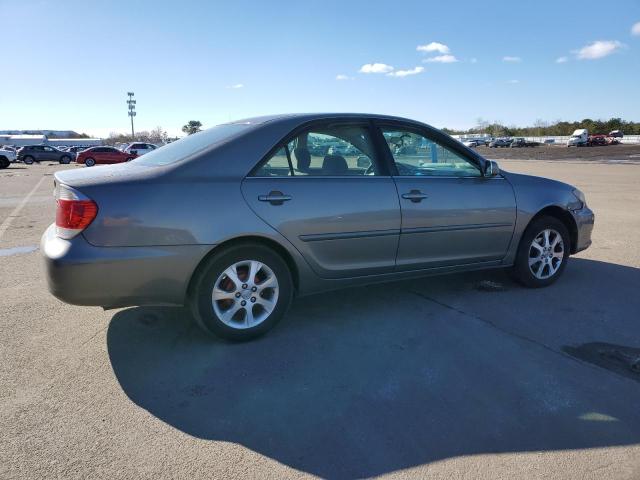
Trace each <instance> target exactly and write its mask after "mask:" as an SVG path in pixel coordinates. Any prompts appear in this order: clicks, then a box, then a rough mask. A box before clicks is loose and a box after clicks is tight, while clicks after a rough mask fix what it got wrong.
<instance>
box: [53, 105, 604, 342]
mask: <svg viewBox="0 0 640 480" xmlns="http://www.w3.org/2000/svg"><path fill="white" fill-rule="evenodd" d="M54 184H55V185H54V188H55V197H56V202H57V211H56V220H55V223H54V224H52V225H51V226H50V227H49V228H48V229H47V231H46V232H45V233H44V235H43V237H42V244H41V247H42V248H41V251H42V254H43V256H44V259H45V264H46V272H47V277H48V284H49V289H50V291H51V292H52V293H53V294H54V295H55V296H56V297H58V298H59V299H61V300H63V301H65V302H68V303H72V304H76V305H98V306H102V307H105V308H115V307H124V306H132V305H188V306H189V307H190V308H191V311H192V312H193V316H194V318H195V319H196V321H197V322H198V323H199V325H200V326H201V327H202V328H204V329H205V330H206V331H208V332H210V333H214V334H216V335H218V336H222V337H225V338H228V339H234V340H244V339H249V338H253V337H256V336H258V335H260V334H263V333H265V332H266V331H268V330H269V329H270V328H272V327H273V326H274V325H275V324H276V323H277V322H278V320H280V319H281V318H282V316H283V315H284V314H285V313H286V311H287V308H288V307H289V305H290V303H291V301H292V298H293V297H294V296H302V295H308V294H312V293H316V292H321V291H324V290H330V289H336V288H343V287H349V286H354V285H361V284H366V283H371V282H382V281H388V280H396V279H405V278H413V277H420V276H424V275H432V274H438V273H447V272H457V271H469V270H477V269H487V268H505V269H508V270H509V271H510V273H511V274H512V276H513V277H514V278H515V279H516V280H517V281H518V282H520V283H521V284H523V285H525V286H527V287H545V286H548V285H550V284H552V283H553V282H555V281H556V280H557V279H558V278H559V277H560V276H561V275H562V272H563V271H564V269H565V267H566V266H567V262H568V259H569V256H570V255H572V254H575V253H577V252H579V251H581V250H584V249H585V248H587V247H588V246H589V245H590V244H591V230H592V228H593V223H594V215H593V213H592V211H591V210H590V209H589V208H588V207H587V205H586V201H585V197H584V195H583V193H582V192H580V191H579V190H578V189H576V188H574V187H572V186H571V185H567V184H565V183H561V182H558V181H554V180H549V179H545V178H539V177H533V176H527V175H519V174H515V173H509V172H506V171H502V170H500V169H499V167H498V165H497V164H496V163H495V162H493V161H490V160H487V159H485V158H483V157H482V156H481V155H480V154H478V152H476V151H475V150H472V149H470V148H467V147H465V146H464V145H462V144H461V143H460V142H458V141H456V140H454V139H452V138H451V137H449V136H448V135H446V134H444V133H443V132H441V131H439V130H437V129H435V128H433V127H430V126H428V125H426V124H423V123H420V122H416V121H412V120H407V119H403V118H397V117H390V116H383V115H362V114H294V115H279V116H271V117H261V118H253V119H248V120H243V121H238V122H233V123H228V124H224V125H219V126H216V127H213V128H211V129H209V130H206V131H203V132H200V133H197V134H194V135H190V136H187V137H186V138H184V139H182V140H179V141H177V142H174V143H171V144H169V145H166V146H164V147H161V148H158V149H157V150H154V151H151V152H150V153H147V154H146V155H144V156H142V157H140V158H137V159H135V160H133V161H131V162H129V163H124V164H118V165H109V166H105V167H102V168H97V169H75V170H67V171H63V172H57V173H56V174H55V177H54Z"/></svg>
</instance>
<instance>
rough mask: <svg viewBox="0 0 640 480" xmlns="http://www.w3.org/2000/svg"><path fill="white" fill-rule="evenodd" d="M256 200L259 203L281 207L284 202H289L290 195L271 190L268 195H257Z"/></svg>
mask: <svg viewBox="0 0 640 480" xmlns="http://www.w3.org/2000/svg"><path fill="white" fill-rule="evenodd" d="M258 200H260V201H261V202H269V203H270V204H271V205H282V204H283V203H284V202H288V201H289V200H291V195H285V194H284V193H282V192H279V191H277V190H273V191H271V192H269V194H268V195H259V196H258Z"/></svg>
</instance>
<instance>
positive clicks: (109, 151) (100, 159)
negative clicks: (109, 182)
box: [76, 147, 137, 167]
mask: <svg viewBox="0 0 640 480" xmlns="http://www.w3.org/2000/svg"><path fill="white" fill-rule="evenodd" d="M136 157H137V155H136V154H135V153H125V152H123V151H121V150H118V149H117V148H114V147H92V148H88V149H87V150H83V151H82V152H78V155H77V156H76V162H77V163H84V164H85V165H86V166H87V167H93V166H94V165H96V164H107V163H123V162H128V161H129V160H133V159H134V158H136Z"/></svg>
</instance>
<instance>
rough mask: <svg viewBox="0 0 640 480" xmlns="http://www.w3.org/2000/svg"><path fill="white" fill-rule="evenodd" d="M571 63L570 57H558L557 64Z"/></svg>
mask: <svg viewBox="0 0 640 480" xmlns="http://www.w3.org/2000/svg"><path fill="white" fill-rule="evenodd" d="M568 61H569V57H558V58H556V63H567V62H568Z"/></svg>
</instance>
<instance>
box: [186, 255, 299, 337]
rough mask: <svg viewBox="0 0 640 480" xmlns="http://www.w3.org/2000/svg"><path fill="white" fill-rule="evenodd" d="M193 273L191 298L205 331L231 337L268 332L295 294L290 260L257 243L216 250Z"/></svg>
mask: <svg viewBox="0 0 640 480" xmlns="http://www.w3.org/2000/svg"><path fill="white" fill-rule="evenodd" d="M252 269H253V276H252V275H251V273H250V272H251V270H252ZM227 273H229V275H227ZM195 275H196V276H195V277H194V279H193V283H192V288H191V294H190V299H189V303H190V306H191V311H192V313H193V316H194V319H195V320H196V322H197V323H198V325H199V326H200V327H201V328H202V329H203V330H204V331H206V332H207V333H210V334H213V335H216V336H218V337H222V338H225V339H227V340H233V341H246V340H251V339H253V338H256V337H259V336H261V335H264V334H265V333H266V332H268V331H269V330H271V329H272V328H273V327H274V326H275V325H276V324H277V323H278V322H279V321H280V319H281V318H282V317H283V316H284V314H285V313H286V311H287V310H288V308H289V305H290V304H291V300H292V297H293V281H292V280H291V272H290V271H289V267H288V266H287V263H286V262H285V261H284V260H283V259H282V257H280V255H278V254H277V253H275V252H274V251H273V250H271V249H270V248H268V247H266V246H264V245H260V244H258V243H243V244H239V245H235V246H231V247H229V248H226V249H224V250H222V251H220V252H218V253H216V254H215V255H214V256H213V257H211V258H210V259H209V260H207V261H206V263H205V264H204V266H202V267H201V268H199V269H198V271H197V272H196V274H195ZM234 278H235V279H234Z"/></svg>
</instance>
